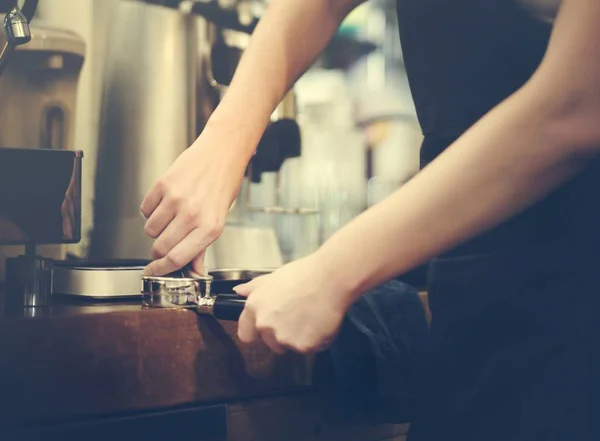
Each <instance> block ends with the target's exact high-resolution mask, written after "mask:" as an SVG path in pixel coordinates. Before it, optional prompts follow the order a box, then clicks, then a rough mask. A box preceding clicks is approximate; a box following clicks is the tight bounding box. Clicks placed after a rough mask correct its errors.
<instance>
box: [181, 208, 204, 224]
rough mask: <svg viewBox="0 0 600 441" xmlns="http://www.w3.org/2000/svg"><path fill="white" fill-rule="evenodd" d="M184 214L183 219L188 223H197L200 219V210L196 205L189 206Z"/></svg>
mask: <svg viewBox="0 0 600 441" xmlns="http://www.w3.org/2000/svg"><path fill="white" fill-rule="evenodd" d="M182 214H183V220H184V222H185V223H186V224H187V225H195V224H197V223H198V221H199V219H200V211H199V210H198V209H197V208H196V207H188V208H186V209H185V210H184V211H183V213H182Z"/></svg>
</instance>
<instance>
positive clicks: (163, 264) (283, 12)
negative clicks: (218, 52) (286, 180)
mask: <svg viewBox="0 0 600 441" xmlns="http://www.w3.org/2000/svg"><path fill="white" fill-rule="evenodd" d="M359 3H362V0H272V1H271V4H270V5H269V7H268V9H267V12H266V13H265V15H264V16H263V17H262V19H261V20H260V23H259V24H258V26H257V27H256V29H255V31H254V33H253V35H252V38H251V42H250V45H249V47H248V48H247V50H246V51H245V53H244V55H243V56H242V59H241V60H240V63H239V66H238V68H237V70H236V73H235V75H234V78H233V80H232V82H231V85H230V87H229V89H228V91H227V93H226V94H225V97H224V98H223V100H222V102H221V104H220V105H219V106H218V108H217V109H216V110H215V111H214V112H213V114H212V116H211V118H210V120H209V122H208V123H207V125H206V127H205V129H204V130H203V132H202V134H201V135H200V137H199V138H198V139H197V140H196V141H195V142H194V144H193V145H192V146H191V147H190V148H188V149H187V150H186V151H185V152H184V153H183V154H182V155H181V156H180V157H179V158H178V159H177V160H176V161H175V163H174V164H173V165H172V166H171V167H170V168H169V170H168V171H167V172H166V173H165V174H164V175H163V176H162V177H160V179H158V181H157V182H156V184H155V185H154V186H153V188H152V189H150V191H149V192H148V194H147V195H146V197H145V198H144V201H143V202H142V204H141V212H142V214H143V215H144V216H145V217H146V218H147V219H148V221H147V222H146V225H145V227H144V231H145V233H146V234H147V235H148V236H150V237H151V238H153V239H155V241H154V245H153V247H152V257H153V258H154V259H155V260H154V261H153V262H152V263H151V264H150V265H149V266H148V268H147V269H146V272H147V273H149V274H155V275H160V274H166V273H169V272H172V271H175V270H177V269H179V268H181V267H182V266H184V265H186V264H187V263H189V262H190V261H192V263H193V266H194V269H195V270H196V271H198V272H201V271H203V256H202V254H201V253H202V252H203V251H204V250H205V249H206V247H207V246H209V245H210V244H211V243H212V242H213V241H214V240H215V239H217V237H218V236H219V235H220V232H221V231H222V229H223V226H224V224H225V218H226V216H227V213H228V210H229V207H230V206H231V203H232V202H233V200H234V199H235V197H236V196H237V194H238V191H239V188H240V185H241V181H242V178H243V175H244V171H245V169H246V166H247V164H248V162H249V161H250V158H251V157H252V154H253V152H254V150H255V148H256V145H257V144H258V142H259V140H260V138H261V136H262V134H263V132H264V130H265V127H266V125H267V124H268V121H269V117H270V115H271V113H272V112H273V110H274V109H275V107H276V106H277V104H279V102H280V101H281V99H282V98H283V97H284V95H285V94H286V93H287V91H288V90H289V88H290V86H291V85H292V84H293V83H294V81H295V80H296V79H297V78H298V77H299V76H300V75H301V74H302V73H303V72H304V71H305V70H306V69H307V68H308V67H309V66H310V65H311V64H312V63H313V62H314V60H315V59H316V57H317V55H318V54H319V53H320V52H321V51H322V50H323V49H324V48H325V46H326V45H327V43H328V42H329V40H330V39H331V37H332V36H333V34H334V33H335V31H336V29H337V28H338V26H339V24H340V22H341V21H342V20H343V19H344V17H345V16H346V15H347V14H348V13H349V12H350V11H351V10H352V9H353V8H354V7H355V6H356V5H358V4H359Z"/></svg>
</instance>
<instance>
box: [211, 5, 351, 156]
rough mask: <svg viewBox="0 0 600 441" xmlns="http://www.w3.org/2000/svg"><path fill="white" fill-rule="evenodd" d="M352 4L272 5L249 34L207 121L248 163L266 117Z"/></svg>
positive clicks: (318, 51) (312, 58) (332, 32)
mask: <svg viewBox="0 0 600 441" xmlns="http://www.w3.org/2000/svg"><path fill="white" fill-rule="evenodd" d="M358 3H359V2H357V1H356V0H330V1H306V0H274V1H272V2H271V4H270V6H269V8H268V9H267V12H266V13H265V15H264V16H263V18H262V19H261V20H260V22H259V24H258V26H257V28H256V30H255V31H254V33H253V35H252V38H251V43H250V45H249V47H248V48H247V50H246V51H245V53H244V55H243V56H242V59H241V60H240V63H239V66H238V68H237V70H236V73H235V75H234V78H233V81H232V83H231V85H230V87H229V90H228V91H227V93H226V94H225V97H224V99H223V100H222V102H221V104H220V105H219V107H218V108H217V109H216V110H215V112H214V113H213V115H212V117H211V118H210V121H209V126H211V127H215V126H217V127H222V128H224V129H225V130H228V131H234V132H235V133H236V136H238V137H239V138H240V139H243V140H244V142H240V143H237V144H236V145H239V146H240V148H242V149H244V151H243V152H235V153H236V154H238V155H239V154H241V155H242V157H243V158H246V159H249V157H250V156H251V155H252V153H253V151H254V148H255V146H256V144H257V143H258V141H259V139H260V137H261V136H262V133H263V131H264V129H265V127H266V125H267V124H268V121H269V117H270V115H271V113H272V112H273V110H274V109H275V107H276V106H277V105H278V104H279V102H280V101H281V99H282V98H283V97H284V96H285V94H286V93H287V91H288V90H289V89H290V87H291V86H292V84H293V83H294V82H295V81H296V80H297V79H298V77H299V76H300V75H302V73H304V71H305V70H306V69H307V68H308V67H309V66H310V65H311V64H312V63H313V62H314V61H315V59H316V58H317V56H318V55H319V53H321V51H322V50H323V49H324V48H325V46H326V45H327V43H328V42H329V41H330V39H331V38H332V36H333V34H334V33H335V31H336V29H337V28H338V26H339V24H340V22H341V21H342V19H343V18H344V17H345V16H346V14H347V13H348V12H350V10H351V9H352V7H353V6H354V5H356V4H358Z"/></svg>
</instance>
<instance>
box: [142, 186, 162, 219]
mask: <svg viewBox="0 0 600 441" xmlns="http://www.w3.org/2000/svg"><path fill="white" fill-rule="evenodd" d="M162 198H163V193H162V191H160V189H159V186H158V185H157V184H155V185H154V187H152V189H151V190H150V191H149V192H148V193H147V194H146V196H145V197H144V199H143V200H142V204H141V205H140V211H141V212H142V215H143V216H144V217H145V218H146V219H148V218H149V217H150V216H151V215H152V213H153V212H154V210H156V207H158V205H159V204H160V201H161V200H162Z"/></svg>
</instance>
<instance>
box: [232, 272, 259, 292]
mask: <svg viewBox="0 0 600 441" xmlns="http://www.w3.org/2000/svg"><path fill="white" fill-rule="evenodd" d="M265 277H267V276H266V275H265V276H260V277H256V278H254V279H252V280H251V281H249V282H247V283H242V284H241V285H237V286H234V287H233V291H234V292H235V293H236V294H238V295H240V296H244V297H248V296H249V295H250V293H251V292H252V291H254V290H255V289H256V288H258V287H259V286H260V285H261V284H262V283H263V282H264V281H265Z"/></svg>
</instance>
